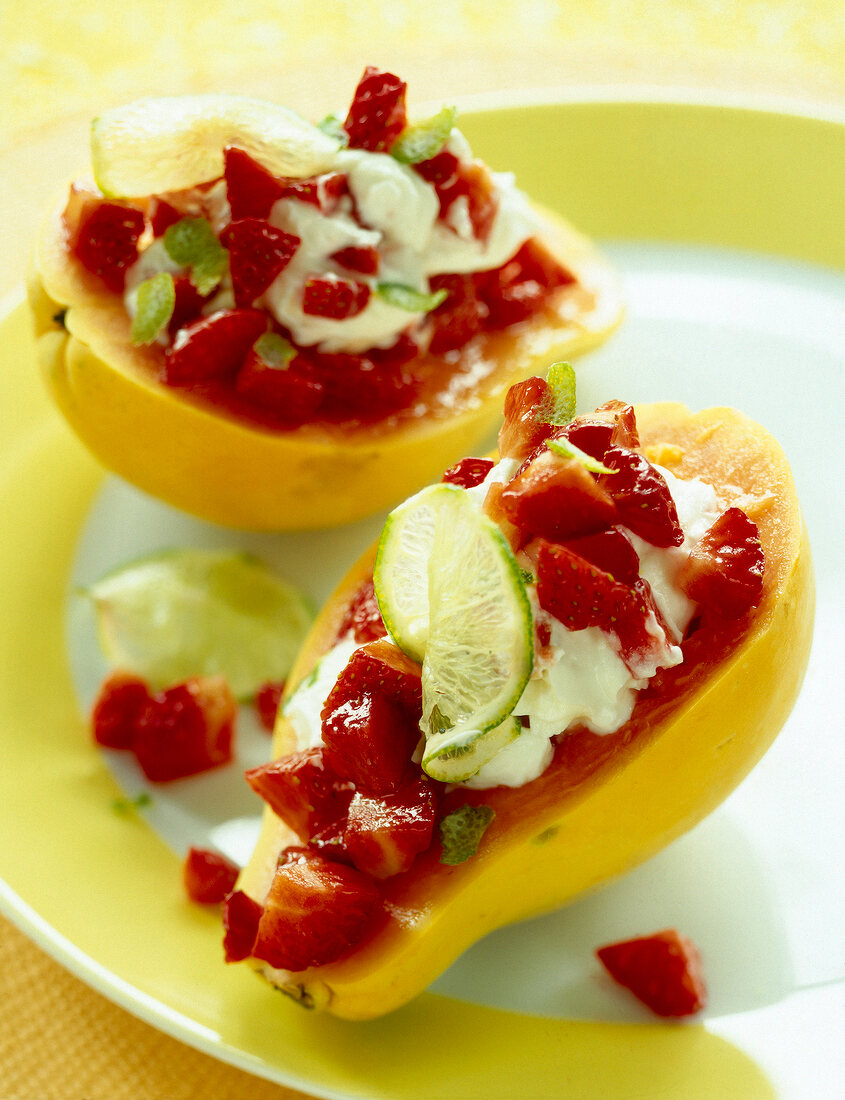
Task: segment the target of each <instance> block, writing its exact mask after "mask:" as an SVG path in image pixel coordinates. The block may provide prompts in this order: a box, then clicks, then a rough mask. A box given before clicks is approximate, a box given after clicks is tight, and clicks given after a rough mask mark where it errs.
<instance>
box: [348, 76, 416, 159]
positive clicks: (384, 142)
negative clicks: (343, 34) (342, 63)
mask: <svg viewBox="0 0 845 1100" xmlns="http://www.w3.org/2000/svg"><path fill="white" fill-rule="evenodd" d="M406 88H407V85H406V84H405V82H404V81H403V80H400V79H399V77H398V76H394V75H393V73H386V72H380V71H379V70H378V69H376V68H375V67H374V66H372V65H368V66H367V67H366V69H364V75H363V76H362V77H361V79H360V81H359V82H358V87H357V88H356V89H355V96H354V98H353V100H352V105H351V106H350V108H349V114H348V115H347V116H346V121H345V122H344V124H343V128H344V130H345V131H346V132H347V134H348V135H349V146H350V148H352V149H368V150H369V151H370V152H371V153H383V152H386V151H387V150H388V149H389V148H390V146H391V145H392V144H393V143H394V141H396V139H397V138H398V137H399V135H400V134H401V133H402V131H403V130H404V129H405V127H406V126H407V124H408V119H407V115H406V112H405V91H406Z"/></svg>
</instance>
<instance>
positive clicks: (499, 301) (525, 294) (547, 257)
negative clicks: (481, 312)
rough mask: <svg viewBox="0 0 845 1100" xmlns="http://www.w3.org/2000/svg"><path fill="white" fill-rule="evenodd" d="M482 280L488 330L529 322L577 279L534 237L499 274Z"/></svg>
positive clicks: (481, 292)
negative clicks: (538, 311)
mask: <svg viewBox="0 0 845 1100" xmlns="http://www.w3.org/2000/svg"><path fill="white" fill-rule="evenodd" d="M477 278H478V293H479V296H480V297H481V298H482V300H483V301H484V302H485V303H486V304H487V308H488V311H489V319H488V322H487V327H488V328H506V327H507V326H508V325H515V324H518V323H519V322H520V321H524V320H526V318H528V317H530V316H531V315H532V314H534V313H536V312H537V310H538V309H539V308H540V307H541V306H542V305H543V303H544V302H545V301H546V299H547V298H548V296H549V294H550V293H551V292H552V291H554V290H557V289H558V288H559V287H562V286H569V285H570V284H571V283H573V282H574V281H575V279H574V277H573V276H572V275H571V274H570V273H569V272H568V271H567V270H566V268H564V267H562V266H561V265H560V264H559V263H558V262H557V260H555V258H554V257H553V256H552V255H551V253H549V252H548V251H547V250H546V249H545V248H544V247H543V246H542V245H541V244H540V243H539V242H538V241H536V240H535V239H534V238H533V237H532V238H530V239H529V240H527V241H526V242H525V244H523V245H522V246H521V248H520V249H519V250H518V251H517V252H516V254H515V255H514V256H513V257H512V258H511V259H510V260H509V261H508V262H507V263H505V264H503V265H502V266H501V267H499V268H496V270H495V271H490V272H485V273H483V274H481V275H480V276H478V277H477Z"/></svg>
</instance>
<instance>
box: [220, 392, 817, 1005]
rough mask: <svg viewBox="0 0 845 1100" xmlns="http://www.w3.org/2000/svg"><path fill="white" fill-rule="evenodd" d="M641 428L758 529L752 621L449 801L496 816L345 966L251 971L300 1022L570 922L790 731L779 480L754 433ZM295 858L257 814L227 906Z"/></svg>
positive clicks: (785, 491) (670, 413)
mask: <svg viewBox="0 0 845 1100" xmlns="http://www.w3.org/2000/svg"><path fill="white" fill-rule="evenodd" d="M636 416H637V424H638V428H639V432H640V438H641V444H642V447H643V450H644V451H645V453H646V456H647V457H648V458H649V459H650V460H651V461H653V462H657V463H659V464H661V465H662V466H664V467H666V468H668V469H670V470H671V471H672V473H674V474H676V475H677V476H678V477H680V478H691V477H695V476H700V477H701V478H702V479H703V480H705V481H707V482H709V483H710V484H712V485H713V486H714V487H715V488H716V490H717V493H718V495H719V498H720V503H722V504H723V505H724V507H728V506H730V505H732V504H735V505H738V506H739V507H741V508H742V509H744V510H745V512H746V513H747V515H748V516H749V518H751V519H753V520H754V522H755V523H756V524H757V527H758V531H759V538H760V544H761V546H762V548H763V552H764V554H765V570H764V574H763V587H762V594H761V597H760V600H759V602H758V604H757V606H756V607H754V608H752V609H750V610H749V611H747V612H746V613H745V614H744V615H743V616H742V617H741V618H740V619H737V620H732V621H728V620H721V621H718V622H717V621H714V620H712V619H710V620H705V619H704V618H703V619H702V623H701V625H700V626H699V627H698V629H696V630H694V631H692V632H691V633H690V634H689V636H688V637H687V639H686V640H685V641H684V643H683V649H684V660H683V663H682V664H680V665H676V666H675V667H673V668H671V669H663V670H661V671H660V672H658V674H657V676H656V677H655V678H654V679H653V680H652V681H651V682H650V685H649V687H648V688H647V689H646V690H644V691H642V692H640V693H639V697H638V701H637V703H636V705H635V708H634V711H633V714H632V716H631V718H630V720H629V721H628V722H626V723H625V725H623V726H622V727H621V728H620V729H619V730H617V732H615V733H612V734H609V735H604V736H598V735H596V734H593V733H590V732H588V731H587V730H585V729H583V728H580V729H575V730H573V731H571V732H570V733H567V735H566V736H565V737H562V738H560V739H559V743H558V745H557V747H556V749H555V754H554V758H553V760H552V763H551V764H550V765H549V767H548V768H547V770H546V771H545V772H544V773H543V774H542V775H541V776H540V777H539V778H537V779H535V780H533V781H532V782H529V783H527V784H525V785H524V786H522V787H519V788H515V789H510V788H505V787H496V788H493V789H488V790H470V789H459V790H457V791H454V792H453V794H458V795H459V796H460V803H462V804H463V803H469V804H472V805H482V804H483V805H486V806H489V807H491V808H492V809H493V810H494V811H495V817H494V818H493V821H492V823H491V824H490V825H489V827H488V829H487V831H486V832H485V834H484V839H483V843H482V845H481V846H480V847H479V850H478V852H477V854H476V855H475V856H473V857H472V858H471V859H468V860H467V861H466V862H464V863H461V864H460V865H458V866H447V865H445V864H443V863H441V862H439V855H440V852H439V844H438V843H435V844H432V846H431V848H430V849H429V850H428V851H426V852H424V853H422V854H421V855H419V856H417V858H416V860H415V861H414V863H413V865H412V867H411V869H410V870H409V871H407V872H405V873H403V874H399V875H396V876H395V877H394V878H391V879H387V880H385V881H384V882H383V883H382V888H383V896H384V898H385V909H386V917H385V919H384V922H383V923H382V924H380V925H379V926H378V928H377V929H376V930H375V931H374V932H373V934H372V935H370V937H369V938H368V939H365V940H363V941H362V942H361V943H360V944H359V945H358V946H357V947H356V948H355V949H354V950H352V951H351V952H350V953H349V954H347V956H346V957H345V958H341V959H339V960H338V961H335V962H332V963H328V964H326V965H323V966H319V967H311V968H310V969H307V970H304V971H301V972H298V973H291V972H288V971H284V970H279V969H274V968H272V967H270V966H268V965H267V964H266V963H262V962H261V961H260V960H257V959H255V958H253V959H250V960H249V964H250V965H252V966H254V967H255V968H256V969H257V970H258V971H259V972H261V973H262V974H263V975H264V977H266V978H267V979H268V980H269V981H270V982H272V983H273V984H274V985H276V986H277V987H278V988H280V989H281V990H283V991H284V992H286V993H288V994H289V995H291V996H293V997H294V998H296V999H297V1000H299V1001H300V1002H302V1003H303V1004H305V1005H307V1006H309V1007H313V1008H319V1009H324V1010H326V1011H328V1012H330V1013H333V1014H335V1015H337V1016H340V1017H345V1018H349V1019H358V1020H361V1019H367V1018H371V1017H376V1016H379V1015H381V1014H383V1013H387V1012H389V1011H391V1010H393V1009H395V1008H397V1007H399V1006H400V1005H402V1004H404V1003H405V1002H407V1001H409V1000H410V999H411V998H413V997H414V996H415V995H416V994H418V993H419V992H421V991H422V990H423V989H425V988H426V986H427V985H428V984H429V983H430V982H431V981H432V980H433V979H434V978H435V977H436V976H437V975H438V974H440V973H441V972H442V971H443V970H444V969H445V968H446V967H447V966H448V965H449V964H450V963H451V962H452V961H453V960H454V959H455V958H456V957H457V956H458V955H459V954H461V952H463V951H464V950H465V949H466V948H467V947H468V946H469V945H471V944H472V943H474V942H475V941H476V940H478V939H480V938H481V937H482V936H484V935H485V934H486V933H488V932H490V931H492V930H493V929H495V928H498V927H500V926H502V925H505V924H508V923H511V922H513V921H518V920H522V919H524V918H527V917H531V916H535V915H538V914H541V913H544V912H547V911H550V910H552V909H555V908H558V907H560V906H563V905H565V904H566V903H568V902H570V901H572V900H573V899H574V898H576V897H578V896H579V895H582V894H584V893H585V892H588V891H591V890H594V889H596V888H597V887H599V886H601V885H602V884H603V883H605V882H607V881H608V880H609V879H611V878H613V877H614V876H617V875H620V874H622V873H624V872H626V871H627V870H629V869H630V868H632V867H634V866H635V865H636V864H638V863H640V862H642V861H643V860H646V859H648V858H649V857H650V856H651V855H653V854H654V853H656V852H657V851H658V850H660V849H661V848H663V847H664V846H665V845H667V844H668V843H670V842H671V841H672V840H674V839H675V838H676V837H678V836H679V835H681V834H682V833H684V832H685V831H687V830H688V829H690V828H691V827H692V826H693V825H695V824H696V823H697V822H698V821H699V820H701V819H702V818H703V817H704V816H705V815H706V814H708V813H709V812H710V811H712V810H713V809H714V808H715V807H716V806H717V805H718V804H719V803H720V802H721V801H722V800H723V799H724V798H726V796H727V795H728V794H729V793H730V792H731V791H732V790H733V789H734V788H735V787H736V786H737V784H738V783H739V782H740V781H741V780H742V779H743V777H744V776H745V775H746V774H747V773H748V772H749V771H750V770H751V768H752V767H753V766H754V765H755V763H756V762H757V761H758V760H759V759H760V757H761V756H762V755H763V753H764V752H765V751H766V749H767V748H768V747H769V745H770V743H771V742H772V740H773V739H774V737H775V736H776V734H777V733H778V731H779V729H780V728H781V726H782V725H783V723H784V722H785V720H786V718H787V716H788V714H789V712H790V710H791V708H792V706H793V704H794V702H795V699H796V697H797V695H798V691H799V688H800V685H801V682H802V679H803V676H804V672H805V668H806V664H807V660H808V656H809V651H810V643H811V637H812V628H813V616H814V581H813V571H812V563H811V556H810V548H809V545H808V539H807V532H806V529H805V526H804V523H803V520H802V516H801V512H800V508H799V504H798V499H797V496H796V490H795V485H794V482H793V479H792V475H791V472H790V469H789V465H788V462H787V460H786V458H785V456H784V454H783V452H782V451H781V449H780V447H779V445H778V444H777V442H776V441H775V440H774V439H773V438H772V436H771V435H770V434H769V433H768V432H767V431H766V430H765V429H764V428H762V427H761V426H759V425H758V424H756V423H754V422H753V421H751V420H749V419H748V418H747V417H745V416H744V415H742V414H740V413H738V412H736V411H734V410H731V409H728V408H711V409H706V410H704V411H702V412H698V413H691V412H690V411H689V410H688V409H687V408H686V407H684V406H682V405H679V404H673V403H664V404H655V405H645V406H640V407H637V408H636ZM373 561H374V550H371V551H370V552H369V553H368V554H366V555H365V556H364V557H363V558H362V559H361V560H360V561H359V562H358V563H357V564H356V565H355V566H354V567H353V568H352V570H351V571H350V572H349V574H348V575H347V576H346V578H345V579H344V580H343V582H342V583H341V584H340V586H339V587H338V589H337V590H336V592H335V593H334V595H333V596H332V597H331V599H330V600H329V601H328V603H327V605H326V606H325V608H324V609H323V611H322V613H321V614H320V616H319V617H318V619H317V621H316V622H315V624H314V626H313V629H312V631H311V633H310V636H309V637H308V639H307V641H306V643H305V646H304V648H303V650H302V653H301V655H300V657H299V659H298V661H297V663H296V665H295V667H294V669H293V672H292V674H291V676H290V678H289V680H288V689H287V690H288V694H290V693H291V692H292V691H293V689H294V688H295V687H296V685H297V684H298V683H299V682H300V681H301V680H302V679H303V678H304V677H305V676H307V675H308V673H309V672H310V671H311V669H312V668H313V667H314V665H315V663H316V662H317V661H318V659H319V658H320V656H321V655H322V654H323V653H324V652H326V651H327V650H328V649H329V648H331V646H332V645H333V643H334V641H335V639H336V637H337V635H338V631H339V627H340V625H341V623H342V621H343V618H344V614H345V612H346V610H347V607H348V606H349V604H350V601H351V600H352V599H353V596H354V594H355V592H356V591H357V590H358V589H359V587H360V585H361V583H362V581H363V580H364V579H366V578H367V576H368V575H369V574H370V573H371V570H372V567H373ZM287 727H288V723H287V720H286V719H285V718H284V716H283V715H282V714H281V712H280V717H279V720H278V722H277V727H276V731H275V735H274V738H275V739H274V756H281V755H284V754H285V753H286V752H289V751H290V746H291V736H292V735H291V732H290V731H289V729H288V728H287ZM451 797H452V796H447V798H451ZM297 843H299V841H298V839H297V838H296V836H295V834H293V833H292V832H291V831H290V830H289V829H288V827H287V826H286V825H285V824H284V823H283V822H281V821H280V819H279V818H278V817H277V816H276V815H275V814H274V813H273V812H272V810H270V809H269V808H265V813H264V819H263V825H262V832H261V834H260V838H259V840H258V843H257V846H256V848H255V851H254V854H253V856H252V857H251V859H250V861H249V863H248V864H247V866H246V867H245V868H244V870H243V871H242V873H241V876H240V879H239V883H238V889H239V890H241V891H243V892H244V893H245V894H247V895H248V896H249V897H251V898H252V899H253V900H254V901H256V902H258V903H259V904H260V903H262V902H263V901H264V898H265V897H266V895H267V892H268V889H269V887H270V883H271V881H272V879H273V876H274V872H275V869H276V865H277V860H278V856H279V853H280V852H281V851H282V850H283V849H285V848H286V847H288V846H289V845H295V844H297Z"/></svg>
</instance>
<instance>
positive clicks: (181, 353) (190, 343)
mask: <svg viewBox="0 0 845 1100" xmlns="http://www.w3.org/2000/svg"><path fill="white" fill-rule="evenodd" d="M266 330H267V314H266V313H263V312H262V311H261V310H258V309H225V310H220V311H219V312H217V313H212V314H211V316H210V317H203V318H202V320H200V321H195V322H194V323H193V324H191V325H188V326H187V328H183V329H180V330H179V332H178V334H177V336H176V339H175V340H174V341H173V344H172V345H171V347H169V348H168V349H167V351H166V352H165V359H164V376H163V380H164V382H165V383H166V384H167V385H169V386H193V385H197V384H201V383H203V382H215V381H220V380H222V379H225V378H232V377H234V376H235V375H236V374H237V372H238V371H239V370H240V368H241V365H242V364H243V361H244V359H245V358H246V355H247V353H248V351H249V349H250V348H251V347H252V345H253V344H254V343H255V341H256V340H257V339H258V337H259V336H261V334H262V333H264V332H265V331H266Z"/></svg>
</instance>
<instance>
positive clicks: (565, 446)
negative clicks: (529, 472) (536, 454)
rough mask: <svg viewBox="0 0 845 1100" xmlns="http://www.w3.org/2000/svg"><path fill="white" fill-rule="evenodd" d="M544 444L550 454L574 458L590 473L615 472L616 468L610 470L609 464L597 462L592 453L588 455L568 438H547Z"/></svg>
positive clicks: (616, 471)
mask: <svg viewBox="0 0 845 1100" xmlns="http://www.w3.org/2000/svg"><path fill="white" fill-rule="evenodd" d="M546 446H547V447H548V448H549V450H550V451H551V452H552V454H556V455H559V456H560V457H561V458H574V459H575V461H576V462H580V463H581V465H582V466H583V467H584V469H585V470H589V471H590V473H591V474H616V473H619V471H618V470H611V468H610V467H609V466H605V465H604V463H603V462H599V460H598V459H597V458H593V456H592V455H588V454H587V452H586V451H582V450H581V448H580V447H576V446H575V444H574V443H571V442H570V441H569V440H568V439H549V440H547V441H546Z"/></svg>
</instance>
